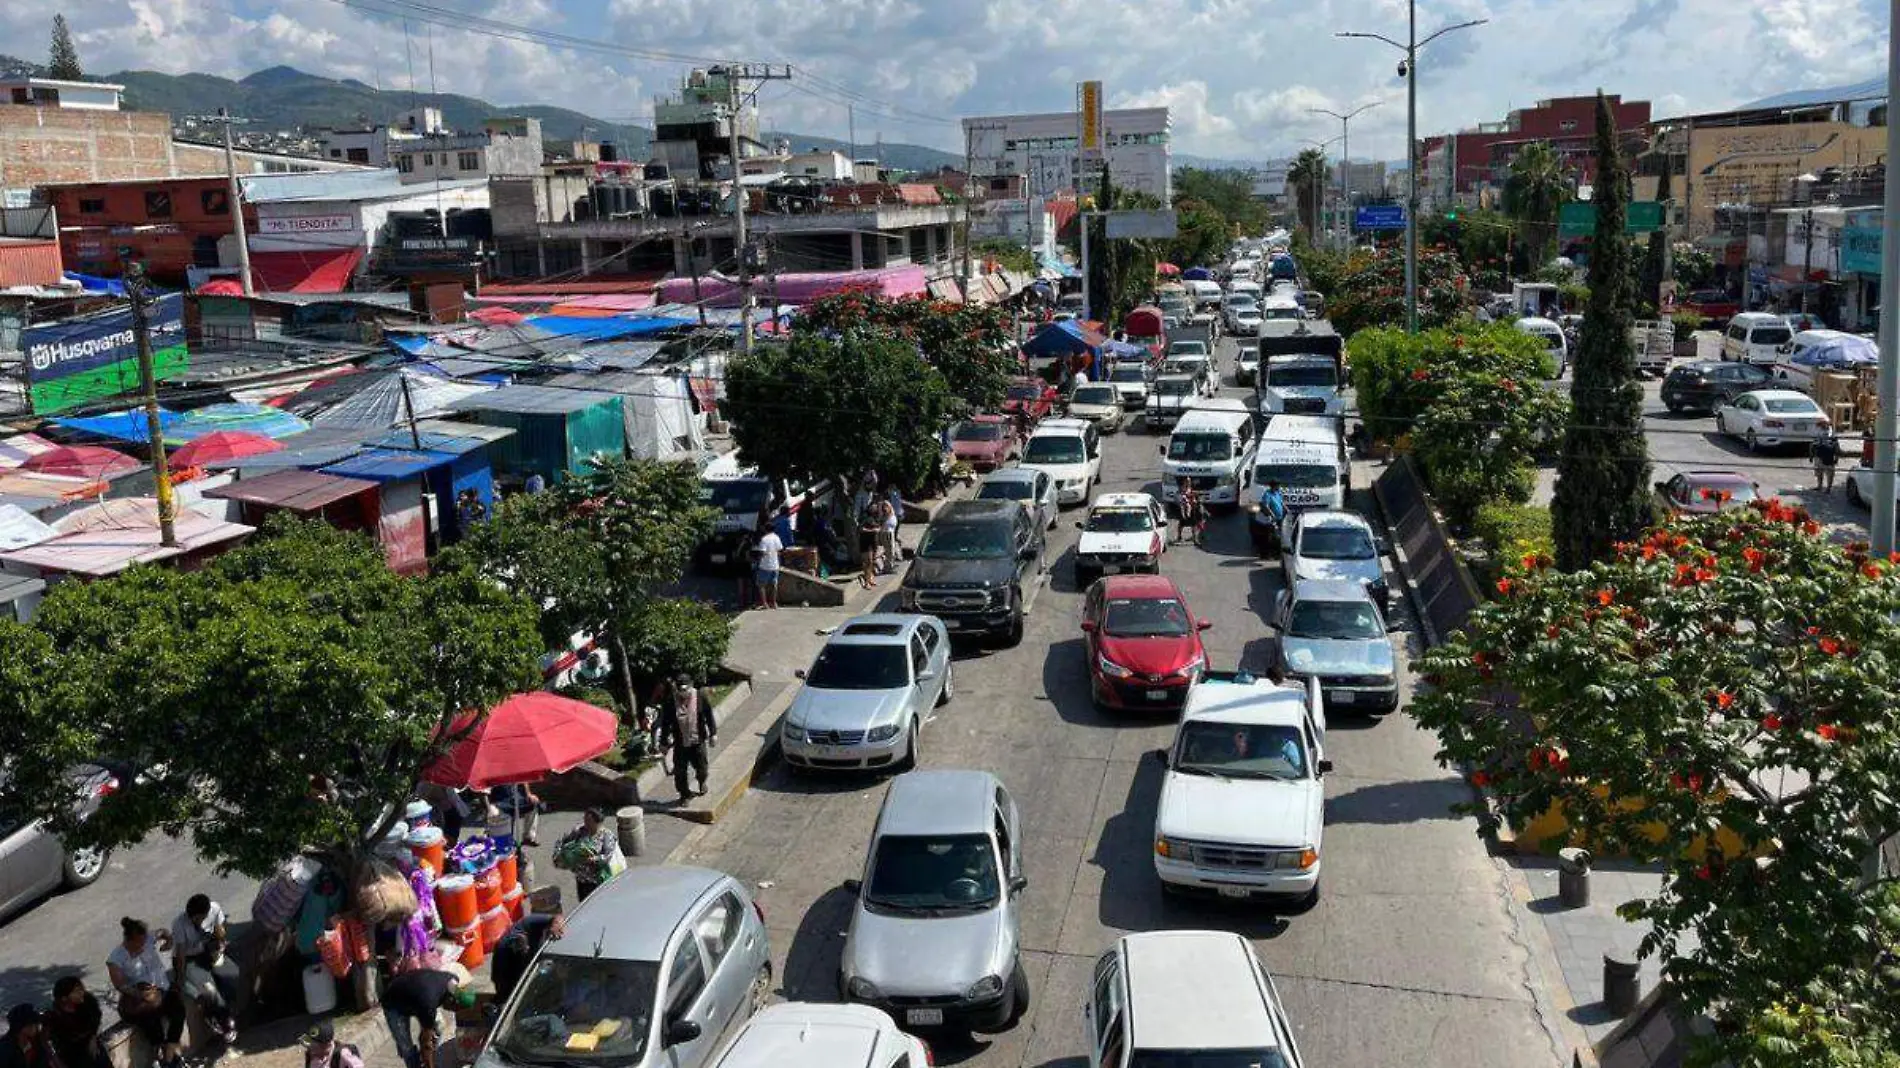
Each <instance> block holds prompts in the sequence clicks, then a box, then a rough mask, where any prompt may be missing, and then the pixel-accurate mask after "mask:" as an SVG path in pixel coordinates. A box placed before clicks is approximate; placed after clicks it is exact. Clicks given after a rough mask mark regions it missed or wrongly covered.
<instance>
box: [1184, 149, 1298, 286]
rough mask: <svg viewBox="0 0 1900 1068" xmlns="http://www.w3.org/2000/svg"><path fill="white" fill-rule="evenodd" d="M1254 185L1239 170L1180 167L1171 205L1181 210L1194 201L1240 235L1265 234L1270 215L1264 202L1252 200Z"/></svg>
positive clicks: (1254, 198) (1270, 219) (1247, 175)
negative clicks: (1213, 213) (1206, 208)
mask: <svg viewBox="0 0 1900 1068" xmlns="http://www.w3.org/2000/svg"><path fill="white" fill-rule="evenodd" d="M1253 181H1254V179H1253V175H1252V174H1249V173H1248V172H1246V171H1242V170H1232V169H1225V168H1223V169H1218V170H1208V169H1205V168H1201V167H1182V168H1181V169H1179V170H1177V171H1175V172H1174V204H1175V206H1176V207H1181V206H1182V205H1183V204H1184V203H1186V202H1189V201H1196V202H1199V203H1201V204H1204V205H1206V206H1207V207H1208V208H1210V209H1212V210H1213V211H1215V212H1218V213H1219V214H1220V215H1221V217H1222V218H1224V219H1225V220H1227V223H1228V225H1229V226H1230V227H1233V228H1236V229H1238V230H1239V231H1240V232H1241V233H1243V234H1254V235H1258V234H1264V233H1266V232H1267V230H1268V229H1269V228H1270V226H1271V223H1272V221H1273V220H1272V214H1271V212H1269V211H1268V209H1267V205H1266V202H1265V201H1264V200H1261V199H1260V198H1259V197H1256V196H1254V192H1253ZM1230 236H1231V235H1230ZM1223 251H1224V249H1223ZM1182 266H1184V267H1185V266H1189V264H1186V263H1183V264H1182Z"/></svg>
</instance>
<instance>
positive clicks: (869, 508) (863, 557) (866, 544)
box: [858, 499, 884, 590]
mask: <svg viewBox="0 0 1900 1068" xmlns="http://www.w3.org/2000/svg"><path fill="white" fill-rule="evenodd" d="M881 503H883V502H881V501H878V500H876V499H873V500H872V501H871V502H869V503H868V504H867V505H866V506H865V507H864V508H862V509H860V510H859V511H858V564H859V566H860V567H861V568H862V569H863V570H862V572H861V573H860V574H859V575H858V585H859V586H861V587H863V588H864V589H867V590H868V589H872V588H874V587H876V586H877V540H878V537H879V535H880V534H882V533H883V530H884V523H883V521H882V520H881V519H879V518H878V516H877V515H876V510H877V506H878V505H879V504H881Z"/></svg>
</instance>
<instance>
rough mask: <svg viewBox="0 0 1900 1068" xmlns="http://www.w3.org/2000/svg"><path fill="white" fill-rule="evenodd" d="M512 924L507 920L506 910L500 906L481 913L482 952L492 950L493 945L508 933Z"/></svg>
mask: <svg viewBox="0 0 1900 1068" xmlns="http://www.w3.org/2000/svg"><path fill="white" fill-rule="evenodd" d="M513 922H514V921H512V920H510V919H509V918H508V910H507V909H505V908H502V907H501V906H500V905H497V906H495V907H494V908H492V909H489V910H488V911H487V912H484V913H482V950H483V951H484V952H486V951H488V950H492V949H494V948H495V943H497V942H500V941H501V939H502V936H503V935H505V934H507V933H508V928H509V927H510V926H512V925H513Z"/></svg>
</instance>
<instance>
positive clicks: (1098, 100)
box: [1076, 82, 1105, 163]
mask: <svg viewBox="0 0 1900 1068" xmlns="http://www.w3.org/2000/svg"><path fill="white" fill-rule="evenodd" d="M1077 96H1078V103H1077V105H1076V110H1077V111H1079V112H1080V113H1081V117H1080V121H1081V124H1082V126H1081V130H1080V131H1079V140H1077V142H1076V147H1077V148H1078V149H1079V154H1080V156H1081V158H1082V162H1084V163H1093V162H1097V161H1099V160H1100V159H1101V158H1102V141H1103V138H1104V136H1105V134H1104V133H1103V129H1102V127H1103V125H1104V123H1103V121H1102V83H1101V82H1083V83H1082V85H1081V88H1080V90H1079V91H1078V94H1077Z"/></svg>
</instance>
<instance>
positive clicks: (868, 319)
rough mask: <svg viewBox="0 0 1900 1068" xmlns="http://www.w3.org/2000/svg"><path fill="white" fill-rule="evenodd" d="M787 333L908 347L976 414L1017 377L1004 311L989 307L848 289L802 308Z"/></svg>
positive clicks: (994, 401)
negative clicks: (851, 336)
mask: <svg viewBox="0 0 1900 1068" xmlns="http://www.w3.org/2000/svg"><path fill="white" fill-rule="evenodd" d="M792 332H793V334H794V335H795V336H796V335H818V336H824V337H836V336H841V335H844V334H847V333H858V334H865V335H868V336H874V337H878V336H881V337H886V338H890V339H891V340H894V341H897V342H900V343H903V344H907V345H910V346H913V347H915V349H916V350H917V352H918V354H919V355H921V356H922V357H923V358H924V360H925V361H926V362H928V363H929V364H930V365H931V366H932V367H935V368H936V369H937V370H938V371H939V372H940V373H941V374H942V375H943V380H944V384H945V385H946V386H948V387H949V389H950V392H951V393H953V394H954V395H955V396H956V397H957V398H958V399H959V400H961V401H962V402H963V403H964V404H967V405H969V406H970V407H971V408H973V409H977V410H979V411H980V410H983V409H988V408H994V407H996V406H997V405H999V404H1001V403H1002V402H1003V392H1004V391H1005V390H1006V389H1008V388H1009V379H1010V376H1011V375H1013V374H1015V373H1016V353H1015V345H1014V341H1015V339H1014V338H1013V337H1011V336H1010V319H1009V313H1008V312H1006V311H1004V310H1003V309H1002V308H1001V307H999V306H997V305H994V304H967V303H966V304H959V303H955V302H951V301H941V300H924V299H921V298H900V299H892V298H889V297H884V296H880V295H878V294H876V293H872V292H869V291H866V290H849V291H846V292H844V293H838V294H834V295H832V296H829V297H824V298H821V299H819V300H816V301H813V302H812V303H810V304H807V305H806V306H805V307H804V308H803V309H802V310H801V311H800V312H799V314H798V318H797V319H795V320H793V323H792Z"/></svg>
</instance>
